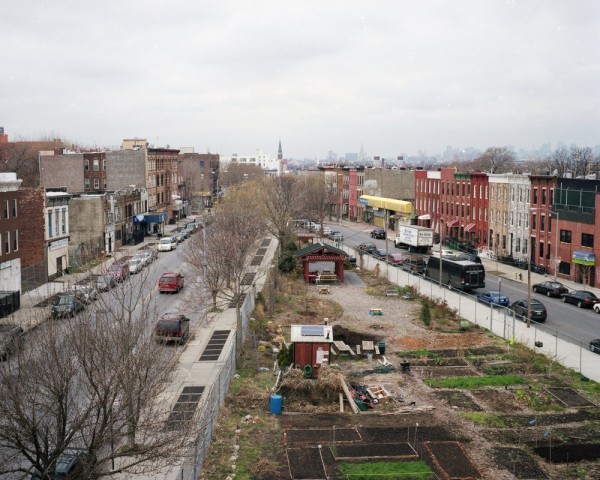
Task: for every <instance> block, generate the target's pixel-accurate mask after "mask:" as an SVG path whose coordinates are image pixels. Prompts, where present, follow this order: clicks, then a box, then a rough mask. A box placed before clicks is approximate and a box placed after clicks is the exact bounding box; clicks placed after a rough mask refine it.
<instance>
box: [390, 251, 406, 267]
mask: <svg viewBox="0 0 600 480" xmlns="http://www.w3.org/2000/svg"><path fill="white" fill-rule="evenodd" d="M406 260H407V257H406V255H403V254H402V253H390V254H389V255H388V256H387V261H388V262H389V263H391V264H393V265H402V264H403V263H404V262H406Z"/></svg>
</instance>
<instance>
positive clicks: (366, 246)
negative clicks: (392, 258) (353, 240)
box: [358, 242, 377, 253]
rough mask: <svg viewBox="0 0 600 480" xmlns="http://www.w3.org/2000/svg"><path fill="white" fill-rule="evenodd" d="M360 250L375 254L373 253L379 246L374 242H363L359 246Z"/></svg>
mask: <svg viewBox="0 0 600 480" xmlns="http://www.w3.org/2000/svg"><path fill="white" fill-rule="evenodd" d="M358 249H359V250H362V251H363V252H366V253H373V251H375V250H377V245H375V244H374V243H373V242H362V243H361V244H360V245H359V246H358Z"/></svg>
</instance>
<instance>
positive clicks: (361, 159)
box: [358, 143, 366, 163]
mask: <svg viewBox="0 0 600 480" xmlns="http://www.w3.org/2000/svg"><path fill="white" fill-rule="evenodd" d="M365 158H366V155H365V148H364V147H363V144H362V143H361V144H360V152H359V153H358V161H359V162H361V163H362V162H364V161H365Z"/></svg>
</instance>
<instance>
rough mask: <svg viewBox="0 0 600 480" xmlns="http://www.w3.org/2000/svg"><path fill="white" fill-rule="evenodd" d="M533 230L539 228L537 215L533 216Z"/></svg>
mask: <svg viewBox="0 0 600 480" xmlns="http://www.w3.org/2000/svg"><path fill="white" fill-rule="evenodd" d="M531 228H533V229H534V230H535V229H536V228H537V215H535V214H534V215H532V216H531Z"/></svg>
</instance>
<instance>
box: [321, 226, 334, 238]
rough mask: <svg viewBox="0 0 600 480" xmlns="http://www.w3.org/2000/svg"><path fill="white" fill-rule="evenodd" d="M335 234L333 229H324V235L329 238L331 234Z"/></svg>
mask: <svg viewBox="0 0 600 480" xmlns="http://www.w3.org/2000/svg"><path fill="white" fill-rule="evenodd" d="M332 232H333V230H332V229H331V227H323V235H324V236H326V237H328V236H329V235H331V233H332Z"/></svg>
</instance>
